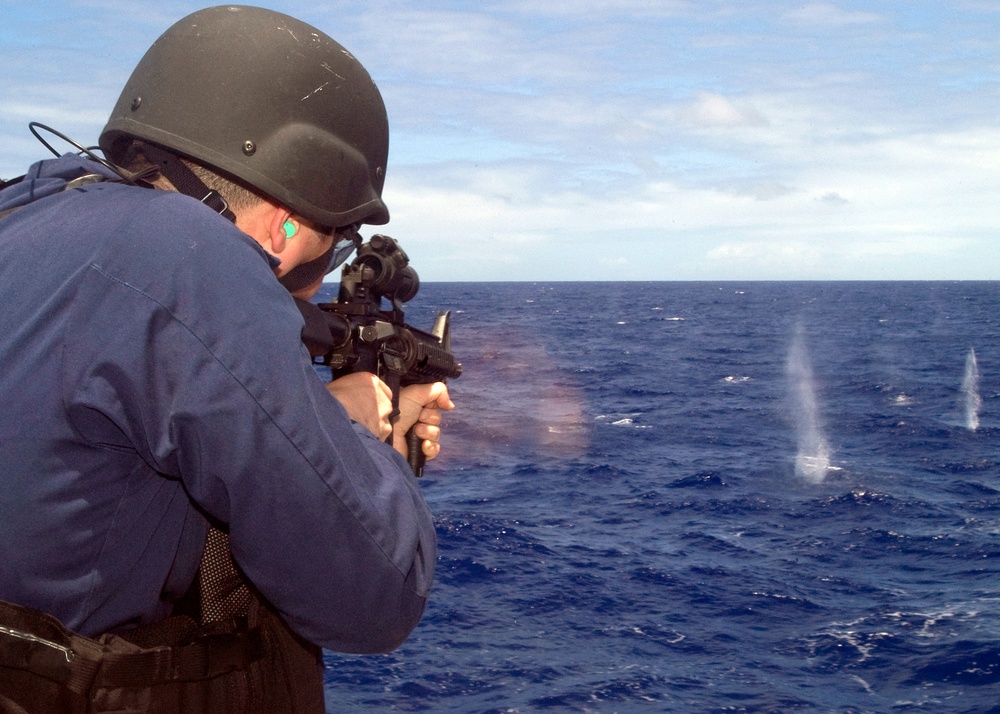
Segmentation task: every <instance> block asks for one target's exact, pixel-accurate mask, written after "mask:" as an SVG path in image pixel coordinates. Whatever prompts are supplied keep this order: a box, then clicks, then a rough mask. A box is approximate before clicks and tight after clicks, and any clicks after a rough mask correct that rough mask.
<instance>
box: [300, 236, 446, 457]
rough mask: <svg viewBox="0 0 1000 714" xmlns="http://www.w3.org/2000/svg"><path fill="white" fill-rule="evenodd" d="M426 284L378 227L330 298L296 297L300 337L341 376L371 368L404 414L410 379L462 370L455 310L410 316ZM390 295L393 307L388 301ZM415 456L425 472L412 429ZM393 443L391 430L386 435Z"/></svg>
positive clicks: (334, 375)
mask: <svg viewBox="0 0 1000 714" xmlns="http://www.w3.org/2000/svg"><path fill="white" fill-rule="evenodd" d="M419 289H420V279H419V277H417V273H416V271H415V270H414V269H413V268H412V267H411V266H410V265H409V258H408V257H407V255H406V253H405V252H404V251H403V249H402V248H401V247H400V246H399V243H397V242H396V241H395V240H394V239H392V238H390V237H389V236H385V235H381V234H379V235H374V236H372V238H371V240H370V241H368V242H367V243H365V244H364V245H362V246H361V247H360V248H359V249H358V254H357V256H356V257H355V258H354V260H353V261H352V262H351V263H350V264H349V265H346V266H344V269H343V272H342V273H341V278H340V292H339V294H338V296H337V301H336V302H332V303H311V302H306V301H304V300H299V299H298V298H296V300H295V302H296V304H297V305H298V308H299V312H301V313H302V317H303V318H304V319H305V323H306V324H305V328H303V330H302V341H303V343H305V345H306V347H307V348H308V350H309V354H310V355H312V357H313V362H314V363H317V364H322V365H325V366H327V367H329V368H330V370H331V372H332V378H333V379H337V378H338V377H342V376H344V375H346V374H350V373H352V372H372V373H374V374H375V375H377V376H378V377H379V378H380V379H381V380H382V381H383V382H385V383H386V384H387V385H389V388H390V389H391V390H392V407H393V414H392V417H391V418H390V421H392V420H394V419H395V417H396V416H398V415H399V390H400V389H401V388H402V387H405V386H407V385H409V384H425V383H430V382H443V381H444V380H445V379H447V378H449V377H450V378H457V377H459V376H461V374H462V365H461V364H460V363H459V362H458V361H457V360H456V359H455V357H454V355H452V353H451V312H450V311H445V312H441V313H438V316H437V318H436V319H435V321H434V327H433V328H432V329H431V331H430V332H425V331H423V330H418V329H416V328H414V327H411V326H410V325H407V324H406V322H405V321H404V315H403V304H404V303H406V302H408V301H409V300H412V299H413V297H414V296H415V295H416V294H417V292H418V291H419ZM383 298H384V299H386V300H387V301H388V302H389V303H390V306H391V308H390V309H387V310H386V309H383V307H382V300H383ZM406 438H407V445H408V446H409V459H408V461H409V464H410V467H411V468H412V469H413V473H414V474H416V476H418V477H420V476H422V475H423V468H424V461H425V457H424V454H423V450H422V449H421V448H420V441H421V440H420V438H419V437H418V436H417V435H416V434H415V433H413V430H412V429H411V430H410V432H409V433H408V434H407V435H406ZM386 441H387V443H390V444H391V443H392V435H391V434H390V435H389V438H388V439H387V440H386Z"/></svg>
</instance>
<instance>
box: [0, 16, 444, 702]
mask: <svg viewBox="0 0 1000 714" xmlns="http://www.w3.org/2000/svg"><path fill="white" fill-rule="evenodd" d="M100 148H101V149H102V150H103V154H104V159H105V161H104V163H101V162H99V161H97V160H95V159H98V158H100V157H93V158H92V157H91V156H89V155H86V154H85V155H74V154H69V155H66V156H63V157H62V158H55V159H51V160H45V161H41V162H39V163H37V164H35V165H33V166H32V167H31V168H30V169H29V170H28V172H27V173H26V175H25V176H24V177H23V178H22V179H21V180H19V181H16V182H13V183H12V185H9V186H7V187H6V188H4V189H3V190H2V191H0V295H2V297H3V305H4V307H3V309H2V310H0V364H2V369H0V404H2V405H3V406H2V411H0V489H2V493H3V495H2V497H0V600H2V601H3V603H0V711H4V712H7V711H16V712H22V711H24V712H42V711H58V712H75V711H81V712H83V711H88V712H89V711H129V712H146V711H150V712H198V711H211V712H229V711H233V712H236V711H239V712H244V711H252V712H258V711H259V712H268V713H274V712H284V711H307V712H313V711H317V712H322V711H324V701H323V700H324V694H323V688H322V676H321V675H322V669H321V667H322V663H321V659H320V648H328V649H331V650H338V651H343V652H353V653H373V652H385V651H389V650H392V649H393V648H395V647H397V646H398V645H399V644H400V643H402V642H403V641H404V640H405V639H406V637H407V636H408V634H409V633H410V632H411V630H412V629H413V628H414V627H415V625H416V624H417V622H418V620H419V619H420V617H421V614H422V612H423V609H424V605H425V602H426V599H427V596H428V591H429V589H430V586H431V580H432V576H433V570H434V562H435V548H436V544H435V534H434V527H433V522H432V517H431V514H430V513H429V511H428V509H427V506H426V504H425V502H424V499H423V497H422V494H421V491H420V488H419V486H418V484H417V482H416V480H415V478H414V476H413V474H412V471H411V469H410V467H409V466H408V465H407V462H406V452H407V446H406V439H405V437H404V435H405V433H406V432H407V431H408V430H409V429H410V427H411V426H412V427H413V428H414V429H415V432H416V433H417V435H418V436H419V437H420V438H421V439H422V440H423V441H422V443H421V445H420V446H421V448H422V450H423V452H424V454H425V455H426V456H427V457H428V458H433V457H435V456H436V455H437V454H438V452H439V441H438V440H439V436H440V423H441V412H442V410H449V409H451V408H452V407H453V404H452V402H451V400H450V398H449V396H448V392H447V389H446V388H445V386H444V385H443V384H441V383H437V384H427V385H415V386H410V387H406V388H404V389H403V391H402V394H401V398H400V405H399V408H400V412H401V413H400V415H399V417H398V421H396V422H395V424H394V425H393V424H390V421H389V415H390V412H391V411H392V404H391V399H390V393H389V388H388V387H387V386H386V385H385V384H384V383H383V382H382V381H381V380H379V379H378V378H377V377H375V376H374V375H372V374H367V373H360V374H354V375H350V376H348V377H344V378H342V379H339V380H336V381H334V382H333V383H331V384H329V385H325V384H324V383H323V381H322V380H321V379H320V378H319V376H318V375H317V374H316V373H315V370H314V369H313V367H312V364H311V361H310V359H309V357H308V355H307V354H306V352H305V349H304V347H303V346H302V344H301V341H300V333H301V329H302V319H301V317H300V315H299V312H298V310H297V309H296V307H295V304H294V301H293V299H292V295H291V294H290V293H294V294H296V295H298V296H306V297H308V296H309V295H311V294H312V293H314V292H315V291H316V289H317V288H318V287H319V285H320V283H321V281H322V278H323V276H324V275H325V274H327V273H328V272H329V271H330V270H332V269H333V268H334V267H336V266H337V265H338V264H339V263H340V262H343V260H345V259H346V258H347V257H348V255H349V254H350V252H351V250H352V249H353V248H354V247H355V246H356V245H357V243H358V242H359V238H358V237H357V230H358V226H360V225H361V224H365V223H368V224H382V223H385V222H387V221H388V219H389V214H388V211H387V209H386V206H385V204H384V203H383V201H382V198H381V194H382V187H383V182H384V179H385V170H386V158H387V153H388V122H387V118H386V112H385V107H384V105H383V102H382V98H381V96H380V94H379V91H378V89H377V88H376V86H375V84H374V83H373V82H372V80H371V78H370V77H369V75H368V73H367V72H366V71H365V69H364V68H363V67H362V66H361V64H360V63H359V62H358V61H357V60H356V59H355V58H354V57H353V56H352V55H351V54H350V53H349V52H348V51H347V50H346V49H344V48H343V47H342V46H341V45H339V44H338V43H337V42H335V41H334V40H333V39H331V38H330V37H328V36H327V35H326V34H324V33H323V32H321V31H320V30H318V29H316V28H314V27H311V26H310V25H308V24H306V23H304V22H301V21H299V20H296V19H294V18H292V17H289V16H287V15H284V14H281V13H277V12H272V11H269V10H264V9H260V8H254V7H246V6H231V5H230V6H220V7H212V8H208V9H205V10H201V11H198V12H195V13H194V14H192V15H189V16H188V17H185V18H184V19H182V20H180V21H179V22H177V23H176V24H175V25H173V26H172V27H170V28H169V29H168V30H167V31H166V32H165V33H164V34H163V35H162V36H161V37H160V38H159V39H158V40H157V41H156V42H155V43H154V44H153V45H152V47H151V48H150V49H149V50H148V52H147V53H146V55H145V56H144V57H143V58H142V60H141V61H140V62H139V64H138V65H137V67H136V69H135V71H134V73H133V74H132V76H131V78H130V79H129V80H128V82H127V84H126V85H125V88H124V90H123V92H122V94H121V97H120V99H119V100H118V103H117V105H116V106H115V107H114V110H113V111H112V113H111V117H110V119H109V120H108V123H107V125H106V126H105V127H104V130H103V131H102V133H101V135H100ZM390 432H391V433H392V434H394V444H392V445H389V444H386V443H384V441H383V440H384V439H385V438H386V437H388V435H389V434H390ZM206 544H207V545H206Z"/></svg>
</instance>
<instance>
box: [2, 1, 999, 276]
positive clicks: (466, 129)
mask: <svg viewBox="0 0 1000 714" xmlns="http://www.w3.org/2000/svg"><path fill="white" fill-rule="evenodd" d="M259 4H263V5H265V6H267V7H270V8H272V9H274V10H278V11H281V12H285V13H287V14H290V15H294V16H295V17H298V18H299V19H301V20H304V21H306V22H309V23H310V24H312V25H314V26H316V27H318V28H319V29H321V30H323V31H324V32H326V33H327V34H329V35H330V36H332V37H333V38H334V39H336V40H337V41H338V42H340V43H341V44H342V45H344V46H345V47H347V49H349V50H350V51H351V52H352V53H353V54H354V55H355V56H356V57H357V58H358V59H359V60H360V61H361V62H362V64H363V65H364V66H365V67H366V69H367V70H368V71H369V73H370V74H371V75H372V77H373V78H374V80H375V82H376V84H377V85H378V86H379V88H380V90H381V92H382V95H383V98H384V99H385V102H386V107H387V110H388V113H389V121H390V158H389V166H388V170H387V177H386V186H385V191H384V195H383V198H384V199H385V200H386V203H387V204H388V206H389V210H390V213H391V216H392V220H391V222H390V223H389V224H388V225H387V226H383V227H380V228H379V229H378V230H377V232H382V233H386V234H388V235H391V236H393V237H394V238H396V239H397V240H398V241H399V242H400V244H401V245H402V246H403V248H404V249H405V250H406V252H407V254H408V255H409V257H410V260H411V265H412V266H413V267H414V268H415V269H416V271H417V272H418V273H419V274H420V276H421V279H422V280H423V281H425V282H429V281H493V280H505V281H506V280H528V281H547V280H616V281H618V280H741V281H742V280H997V279H1000V240H998V238H1000V236H998V230H1000V111H998V110H1000V2H995V1H994V0H988V1H987V0H948V1H947V2H942V0H883V1H881V2H875V1H873V0H864V1H862V0H858V1H848V0H835V1H832V2H764V1H759V0H497V1H495V2H494V1H491V0H477V1H475V2H474V1H472V0H451V1H448V0H400V1H398V2H390V1H379V0H365V1H356V2H355V1H352V2H347V1H344V2H322V1H320V0H273V2H270V3H259ZM204 6H206V3H203V2H189V1H187V0H157V1H156V2H146V1H145V0H143V1H141V2H140V1H137V0H129V1H128V2H126V1H125V0H60V1H58V2H56V1H54V0H32V2H30V3H28V2H23V0H0V17H2V22H0V67H2V68H3V69H2V70H0V177H3V178H11V177H13V176H17V175H20V174H22V173H23V172H24V170H25V169H26V168H27V166H28V165H30V164H31V163H33V162H34V161H36V160H39V159H41V158H45V157H46V156H48V152H47V150H46V149H44V148H43V147H42V146H41V145H40V144H39V143H38V142H37V141H36V140H35V139H34V138H33V137H32V136H31V134H30V133H29V131H28V128H27V124H28V122H29V121H40V122H42V123H45V124H49V125H51V126H53V127H54V128H56V129H58V130H60V131H62V132H63V133H66V134H69V135H70V136H72V137H74V138H75V139H76V140H77V141H79V142H80V143H82V144H87V145H92V144H96V141H97V137H98V135H99V133H100V130H101V128H102V127H103V125H104V122H105V120H106V119H107V115H108V113H109V111H110V110H111V108H112V106H113V105H114V103H115V101H116V99H117V97H118V94H119V92H120V91H121V88H122V86H123V84H124V83H125V81H126V80H127V79H128V76H129V74H130V73H131V71H132V69H133V68H134V66H135V64H136V63H137V62H138V60H139V59H140V57H141V56H142V54H143V53H144V52H145V50H146V49H147V48H148V46H149V45H150V44H152V42H153V41H154V40H155V39H156V38H157V37H158V36H159V35H160V34H161V33H162V32H163V31H164V30H166V29H167V27H169V26H170V25H171V24H173V23H174V22H175V21H177V20H179V19H180V18H182V17H183V16H185V15H187V14H189V13H191V12H194V11H195V10H198V9H200V8H202V7H204ZM68 148H69V147H66V149H67V150H68ZM373 232H375V231H373V230H371V229H365V230H363V231H362V234H363V235H366V236H367V235H370V234H371V233H373Z"/></svg>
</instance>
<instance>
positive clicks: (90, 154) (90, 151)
mask: <svg viewBox="0 0 1000 714" xmlns="http://www.w3.org/2000/svg"><path fill="white" fill-rule="evenodd" d="M28 128H29V129H30V130H31V133H32V134H34V135H35V138H36V139H38V141H40V142H41V143H42V146H44V147H45V148H46V149H48V150H49V151H51V152H52V153H53V154H54V155H55V156H56V157H57V158H58V157H59V156H62V154H60V153H59V152H58V151H56V150H55V149H53V148H52V146H51V145H50V144H49V142H47V141H45V139H43V138H42V136H41V134H39V133H38V131H37V130H38V129H43V130H45V131H47V132H49V133H50V134H55V135H56V136H58V137H59V138H60V139H62V140H63V141H65V142H66V143H67V144H69V145H71V146H74V147H76V149H77V151H78V152H79V153H81V154H83V155H85V156H86V157H87V158H88V159H91V160H92V161H96V162H97V163H99V164H100V165H101V166H103V167H104V168H106V169H108V170H109V171H113V172H114V173H116V174H118V175H119V176H121V178H122V180H123V181H125V183H129V184H134V183H135V180H136V177H135V176H132V175H129V174H128V173H127V172H125V171H124V170H122V169H120V168H118V167H117V166H115V165H114V164H112V163H111V162H110V161H108V160H107V159H105V158H103V157H101V156H98V155H97V154H95V153H94V149H98V148H100V147H96V146H95V147H93V148H87V147H85V146H81V145H80V144H78V143H76V142H75V141H73V140H72V139H70V138H69V137H68V136H66V135H65V134H63V133H62V132H59V131H56V130H55V129H53V128H52V127H50V126H46V125H45V124H42V123H40V122H37V121H33V122H29V123H28Z"/></svg>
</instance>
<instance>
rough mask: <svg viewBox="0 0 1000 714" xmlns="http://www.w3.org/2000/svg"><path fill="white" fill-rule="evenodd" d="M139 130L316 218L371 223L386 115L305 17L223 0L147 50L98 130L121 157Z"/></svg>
mask: <svg viewBox="0 0 1000 714" xmlns="http://www.w3.org/2000/svg"><path fill="white" fill-rule="evenodd" d="M132 138H138V139H144V140H147V141H150V142H153V143H155V144H159V145H160V146H162V147H165V148H167V149H170V150H172V151H175V152H177V153H179V154H182V155H185V156H189V157H191V158H194V159H197V160H198V161H200V162H202V163H204V164H206V165H208V166H211V167H215V168H217V169H220V170H221V171H223V172H225V173H228V174H231V175H232V176H236V177H238V178H239V179H242V180H243V181H244V182H246V183H247V184H249V185H251V186H254V187H256V188H257V189H258V190H260V191H261V192H262V193H264V194H267V195H268V196H270V197H272V198H273V199H275V200H276V201H278V202H280V203H282V204H283V205H285V206H287V207H288V208H289V209H291V210H292V211H293V212H294V213H296V214H298V215H300V216H302V217H303V218H306V219H308V220H310V221H313V222H315V223H318V224H320V225H323V226H331V227H339V226H346V225H349V224H352V223H373V224H381V223H386V222H387V221H388V220H389V212H388V209H387V208H386V206H385V204H384V203H383V202H382V198H381V196H382V185H383V183H384V181H385V167H386V159H387V155H388V151H389V124H388V119H387V118H386V112H385V104H383V102H382V96H381V95H380V94H379V91H378V88H377V87H376V86H375V83H374V82H373V81H372V79H371V77H370V76H369V75H368V72H367V71H365V68H364V67H362V66H361V63H360V62H358V61H357V60H356V59H355V58H354V56H353V55H351V53H350V52H348V51H347V50H346V49H344V48H343V47H342V46H341V45H340V44H338V43H337V42H336V41H334V40H333V39H331V38H330V37H328V36H327V35H326V34H324V33H322V32H320V31H319V30H317V29H316V28H314V27H311V26H310V25H307V24H306V23H304V22H301V21H299V20H296V19H295V18H293V17H289V16H288V15H284V14H282V13H279V12H274V11H272V10H265V9H262V8H257V7H247V6H240V5H224V6H219V7H212V8H207V9H205V10H199V11H198V12H195V13H193V14H191V15H188V16H187V17H185V18H184V19H182V20H180V21H179V22H177V23H176V24H174V25H173V26H172V27H171V28H170V29H168V30H167V31H166V32H164V33H163V35H161V36H160V38H159V39H158V40H157V41H156V42H155V43H154V44H153V46H152V47H150V48H149V50H148V51H147V52H146V54H145V56H143V58H142V59H141V60H140V61H139V64H138V65H137V66H136V68H135V71H134V72H133V73H132V76H131V78H129V81H128V83H127V84H126V85H125V89H124V90H123V91H122V94H121V97H119V99H118V103H117V104H116V105H115V108H114V110H113V111H112V113H111V118H110V119H109V120H108V123H107V125H106V126H105V127H104V130H103V131H102V132H101V137H100V145H101V149H102V150H103V151H104V153H105V155H106V156H107V157H108V158H109V159H110V160H111V161H114V162H117V161H121V157H122V155H123V154H124V152H125V150H126V148H127V147H128V145H129V143H130V142H131V139H132Z"/></svg>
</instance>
